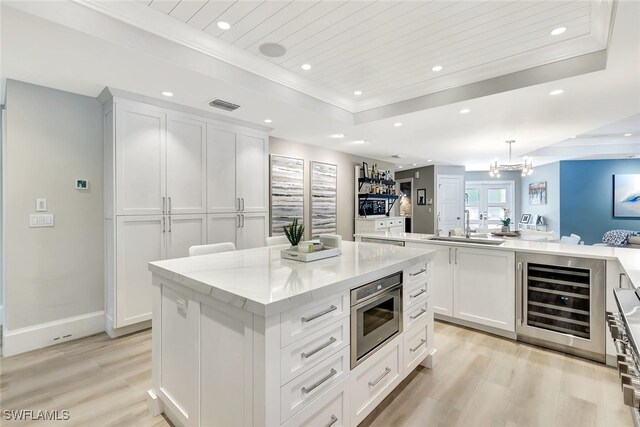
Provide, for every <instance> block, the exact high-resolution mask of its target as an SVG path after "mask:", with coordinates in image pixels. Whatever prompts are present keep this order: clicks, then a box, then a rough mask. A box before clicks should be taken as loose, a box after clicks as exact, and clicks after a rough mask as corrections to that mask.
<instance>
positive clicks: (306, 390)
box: [302, 368, 338, 394]
mask: <svg viewBox="0 0 640 427" xmlns="http://www.w3.org/2000/svg"><path fill="white" fill-rule="evenodd" d="M337 373H338V371H336V370H335V369H333V368H331V372H329V373H328V374H327V375H326V376H324V377H322V378H320V379H319V380H318V381H316V382H315V383H313V384H311V385H310V386H309V387H302V392H303V393H305V394H306V393H311V392H312V391H313V390H315V389H317V388H318V387H320V386H321V385H322V384H323V383H325V382H326V381H329V380H330V379H331V378H332V377H333V376H334V375H335V374H337Z"/></svg>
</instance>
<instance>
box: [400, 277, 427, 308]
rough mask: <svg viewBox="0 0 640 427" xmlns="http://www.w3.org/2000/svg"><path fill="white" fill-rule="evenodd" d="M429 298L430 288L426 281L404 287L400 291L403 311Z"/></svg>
mask: <svg viewBox="0 0 640 427" xmlns="http://www.w3.org/2000/svg"><path fill="white" fill-rule="evenodd" d="M429 296H431V287H430V286H429V282H428V281H426V280H425V281H423V282H418V283H414V284H411V285H405V286H404V289H403V291H402V306H403V309H404V310H407V309H408V308H409V307H413V306H414V305H415V304H418V303H420V302H422V301H424V300H425V299H426V298H427V297H429Z"/></svg>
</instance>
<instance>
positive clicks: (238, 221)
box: [236, 214, 240, 228]
mask: <svg viewBox="0 0 640 427" xmlns="http://www.w3.org/2000/svg"><path fill="white" fill-rule="evenodd" d="M236 228H240V215H239V214H238V215H236Z"/></svg>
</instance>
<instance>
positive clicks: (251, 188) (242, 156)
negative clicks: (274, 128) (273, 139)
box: [236, 132, 268, 212]
mask: <svg viewBox="0 0 640 427" xmlns="http://www.w3.org/2000/svg"><path fill="white" fill-rule="evenodd" d="M267 150H268V144H267V136H266V135H257V134H250V133H244V132H241V133H238V160H237V165H238V170H237V175H236V177H237V178H236V179H237V181H236V188H237V194H238V197H240V198H241V204H242V205H241V210H242V211H243V212H266V211H267V210H268V208H267V206H268V204H267V163H268V162H267V154H268V153H267Z"/></svg>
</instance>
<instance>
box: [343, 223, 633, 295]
mask: <svg viewBox="0 0 640 427" xmlns="http://www.w3.org/2000/svg"><path fill="white" fill-rule="evenodd" d="M355 236H356V237H370V238H375V239H386V240H403V241H405V242H414V243H428V244H430V245H444V246H466V247H476V248H482V249H488V250H503V251H518V252H532V253H544V254H550V255H564V256H574V257H581V258H597V259H610V260H618V261H619V262H620V265H621V266H622V268H623V269H624V271H625V273H626V274H627V276H628V277H629V280H630V281H631V283H632V284H633V285H634V286H635V287H636V288H640V249H631V248H616V247H610V246H587V245H566V244H562V243H548V242H539V241H527V240H518V239H511V240H509V239H506V240H505V242H504V243H502V244H500V245H483V244H474V243H464V242H463V243H458V242H451V241H441V240H440V241H438V240H429V239H430V238H432V237H434V235H433V234H420V233H402V232H389V231H378V232H369V233H358V234H355Z"/></svg>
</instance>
